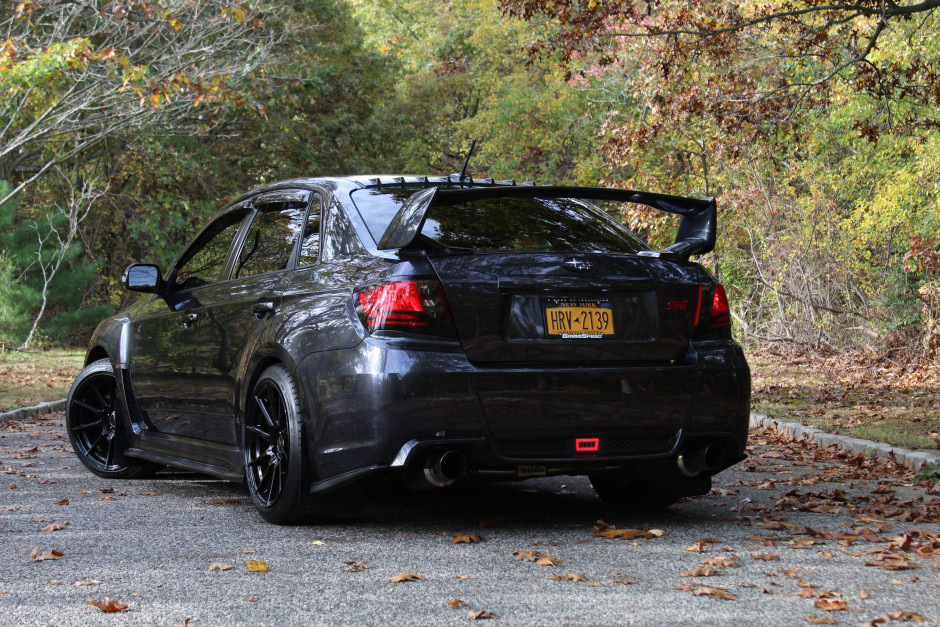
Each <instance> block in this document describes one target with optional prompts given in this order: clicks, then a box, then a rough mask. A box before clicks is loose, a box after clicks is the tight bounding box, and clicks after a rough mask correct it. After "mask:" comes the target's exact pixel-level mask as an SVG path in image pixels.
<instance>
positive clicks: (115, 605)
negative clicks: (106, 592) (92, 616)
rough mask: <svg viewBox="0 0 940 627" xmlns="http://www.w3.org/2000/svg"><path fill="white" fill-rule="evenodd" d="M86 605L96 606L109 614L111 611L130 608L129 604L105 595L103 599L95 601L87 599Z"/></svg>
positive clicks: (122, 610)
mask: <svg viewBox="0 0 940 627" xmlns="http://www.w3.org/2000/svg"><path fill="white" fill-rule="evenodd" d="M87 601H88V605H90V606H92V607H96V608H98V609H99V610H101V611H102V612H105V613H107V614H110V613H112V612H124V611H126V610H128V609H130V607H131V606H130V605H127V604H126V603H121V602H120V601H115V600H114V599H109V598H108V597H105V599H104V601H95V600H94V599H88V600H87Z"/></svg>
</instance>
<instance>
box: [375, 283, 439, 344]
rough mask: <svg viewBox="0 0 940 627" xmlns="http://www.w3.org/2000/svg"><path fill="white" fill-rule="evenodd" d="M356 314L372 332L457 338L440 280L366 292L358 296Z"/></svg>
mask: <svg viewBox="0 0 940 627" xmlns="http://www.w3.org/2000/svg"><path fill="white" fill-rule="evenodd" d="M356 313H358V314H359V319H360V320H361V321H362V324H363V326H365V327H366V329H367V330H368V331H369V333H373V332H375V331H382V330H398V331H406V332H410V333H426V334H429V335H442V336H446V337H455V336H456V332H455V330H454V321H453V318H452V317H451V315H450V309H449V308H448V306H447V300H446V299H445V298H444V290H443V288H442V287H441V284H440V283H439V282H438V281H394V282H392V283H383V284H382V285H376V286H375V287H370V288H367V289H364V290H362V291H360V292H358V293H357V294H356Z"/></svg>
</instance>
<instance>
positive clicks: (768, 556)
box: [751, 553, 780, 562]
mask: <svg viewBox="0 0 940 627" xmlns="http://www.w3.org/2000/svg"><path fill="white" fill-rule="evenodd" d="M751 559H755V560H764V561H765V562H775V561H777V560H779V559H780V554H779V553H751Z"/></svg>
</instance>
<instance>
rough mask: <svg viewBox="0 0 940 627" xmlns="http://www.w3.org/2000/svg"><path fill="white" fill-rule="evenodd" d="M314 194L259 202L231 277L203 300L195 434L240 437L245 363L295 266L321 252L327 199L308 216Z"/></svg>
mask: <svg viewBox="0 0 940 627" xmlns="http://www.w3.org/2000/svg"><path fill="white" fill-rule="evenodd" d="M309 196H310V192H308V191H305V190H285V191H278V192H275V193H269V194H264V195H262V196H259V197H256V198H255V199H254V200H253V202H252V206H253V208H254V209H255V214H254V216H253V219H252V223H251V226H250V228H248V230H247V233H246V234H245V237H244V241H243V242H242V243H241V246H240V248H239V250H238V252H237V253H236V255H235V258H234V261H233V263H232V273H231V277H230V278H229V279H228V280H226V281H223V282H220V283H219V285H218V286H217V287H216V289H215V290H214V291H213V292H212V294H211V295H209V296H207V298H206V301H205V302H204V303H203V306H204V315H203V316H202V319H201V320H200V327H199V337H198V346H197V348H196V351H195V358H194V368H193V370H194V383H195V387H196V392H197V394H196V396H197V398H196V401H197V403H196V405H197V411H198V413H199V416H198V419H197V421H196V422H195V424H194V429H195V430H194V432H193V436H194V437H198V438H199V439H202V440H207V441H211V442H221V443H224V444H236V443H237V433H236V421H235V416H236V408H237V397H238V392H239V390H238V376H239V373H240V372H241V371H243V368H244V364H242V363H241V362H242V360H243V359H245V358H247V356H248V355H247V353H250V352H251V350H252V349H251V345H252V342H253V341H254V340H255V338H256V337H257V336H258V333H259V332H260V330H261V328H262V326H263V325H264V324H265V322H266V321H267V320H268V319H269V318H271V317H272V316H274V315H275V314H276V312H277V311H278V308H279V307H280V304H281V286H282V285H283V283H284V282H285V281H286V280H287V279H288V275H289V274H290V272H291V268H293V267H295V266H297V265H300V266H305V265H310V264H312V263H315V261H316V258H317V252H318V250H319V248H318V243H319V235H320V233H319V225H320V219H319V215H320V214H319V206H320V205H319V202H315V203H313V204H312V206H311V208H310V214H309V215H308V212H307V209H308V200H307V199H308V197H309ZM315 198H316V197H315ZM246 351H247V352H246Z"/></svg>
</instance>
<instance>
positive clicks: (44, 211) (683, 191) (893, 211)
mask: <svg viewBox="0 0 940 627" xmlns="http://www.w3.org/2000/svg"><path fill="white" fill-rule="evenodd" d="M938 18H940V0H920V1H918V0H914V1H912V2H908V3H903V2H897V3H896V2H893V1H892V0H855V1H854V2H852V1H850V2H847V3H841V4H838V5H837V6H836V5H833V6H829V5H828V4H827V3H825V2H821V1H819V0H740V1H738V2H717V1H713V0H703V1H701V2H694V3H689V2H684V1H679V0H661V1H660V0H650V1H649V2H634V1H632V0H613V1H609V2H597V1H594V0H586V1H574V0H450V1H443V2H442V1H440V0H437V1H431V0H310V1H307V2H301V3H287V2H282V1H279V0H246V1H244V2H241V1H235V0H152V1H148V2H142V1H138V0H108V1H105V0H88V1H81V2H72V1H66V0H23V1H22V2H20V3H17V2H9V3H4V4H3V7H2V8H0V344H2V345H3V346H5V347H7V348H29V347H43V346H77V345H82V344H83V343H84V342H85V341H87V338H88V337H89V335H90V333H91V331H92V330H93V328H94V326H95V325H96V324H97V322H98V321H99V320H100V319H101V318H103V317H104V316H106V315H108V314H110V313H112V312H114V311H117V310H118V309H120V308H121V307H123V306H124V305H126V304H127V302H128V301H129V299H130V298H131V297H132V296H131V295H130V294H128V293H127V292H126V291H125V290H123V289H122V288H121V286H120V283H119V277H120V275H121V272H122V270H123V268H124V267H125V266H126V265H128V264H129V263H132V262H152V263H158V264H160V265H161V266H162V267H164V268H165V267H167V265H168V264H169V263H171V262H172V260H173V258H174V256H175V255H176V254H178V252H179V251H180V250H181V249H182V247H183V246H184V245H185V243H186V242H187V241H188V239H189V238H190V237H191V236H192V235H193V234H194V232H195V230H196V229H197V228H198V227H199V226H200V225H202V224H204V223H205V221H206V220H207V218H208V217H209V216H211V215H212V214H213V213H215V212H216V211H217V210H218V209H219V208H221V207H222V206H224V204H225V202H227V201H228V200H229V199H231V198H233V197H234V196H236V195H238V194H239V193H241V192H243V191H245V190H247V189H250V188H252V187H254V186H257V185H260V184H262V183H265V182H270V181H275V180H278V179H283V178H291V177H298V176H320V175H333V174H352V173H402V172H403V173H414V174H429V175H435V174H447V173H451V172H454V171H458V170H459V169H460V167H461V166H462V163H463V159H464V158H465V157H466V155H467V152H468V149H469V146H470V142H471V140H473V139H475V140H477V142H478V143H477V149H476V152H475V154H474V156H473V159H472V161H471V164H470V169H469V172H470V173H471V174H472V175H473V176H475V177H483V176H489V177H494V178H497V179H502V178H512V179H517V180H534V181H536V182H538V183H553V184H571V185H596V184H604V185H611V186H615V187H623V188H638V189H647V190H652V191H657V192H664V193H671V194H680V195H690V196H715V197H717V199H718V206H719V212H720V213H719V220H720V222H719V239H718V246H717V248H716V251H715V252H714V253H712V254H709V255H707V256H705V258H704V259H703V262H704V263H705V265H706V266H707V267H708V268H709V269H710V270H712V271H713V272H714V273H715V274H716V275H717V276H718V277H719V279H720V280H721V281H722V282H723V283H724V285H725V286H726V288H727V289H728V292H729V296H730V298H731V302H732V306H731V307H732V313H733V316H734V319H735V322H736V324H735V332H736V333H737V335H738V337H739V338H740V339H741V340H742V341H743V342H744V343H745V344H746V345H748V346H750V347H752V348H753V349H754V350H757V349H761V350H767V349H768V348H769V349H770V350H776V349H774V347H790V348H798V349H800V350H802V351H804V353H805V354H810V355H812V356H816V357H825V356H830V355H845V354H854V355H866V356H867V358H870V359H880V360H890V361H891V363H894V364H900V365H901V366H902V367H903V368H906V369H920V370H923V369H924V368H930V367H932V366H936V364H937V360H938V353H940V323H938V318H940V228H938V227H940V29H938V28H937V26H938ZM622 217H623V219H624V221H625V222H627V223H628V224H629V225H630V226H631V227H632V228H633V229H634V230H636V231H637V232H638V233H640V234H641V235H643V236H644V237H647V238H648V239H650V240H651V241H652V242H653V243H656V244H662V243H664V242H665V243H668V240H669V237H670V236H671V235H672V234H673V233H674V228H675V225H674V224H672V223H670V222H669V221H668V220H662V219H660V218H656V217H654V216H651V215H649V214H647V213H645V212H644V211H642V210H640V209H635V210H630V211H626V212H624V214H623V216H622ZM807 351H808V353H806V352H807Z"/></svg>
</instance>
